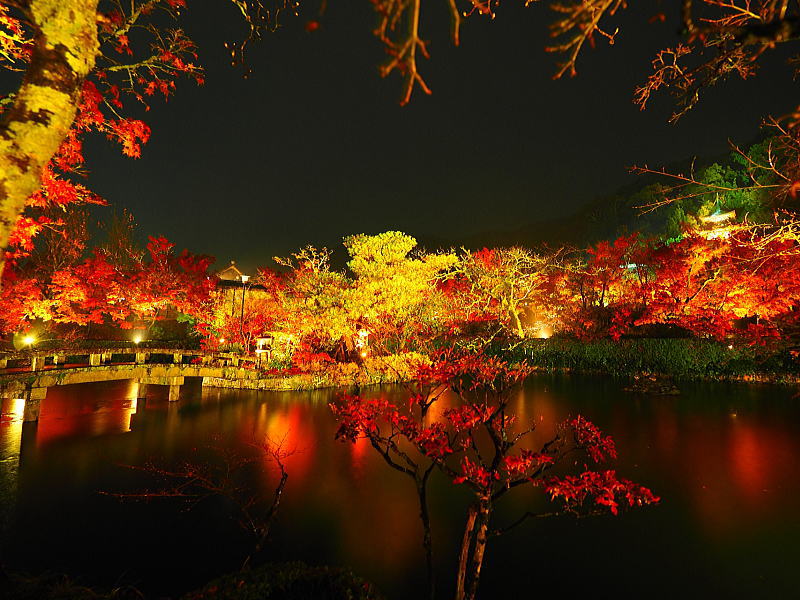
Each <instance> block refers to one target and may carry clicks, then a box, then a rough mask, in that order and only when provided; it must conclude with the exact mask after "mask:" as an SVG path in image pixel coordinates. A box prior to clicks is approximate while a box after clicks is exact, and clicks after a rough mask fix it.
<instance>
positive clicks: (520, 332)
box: [508, 308, 525, 338]
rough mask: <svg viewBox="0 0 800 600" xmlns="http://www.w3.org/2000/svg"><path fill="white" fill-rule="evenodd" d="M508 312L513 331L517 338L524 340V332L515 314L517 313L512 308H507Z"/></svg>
mask: <svg viewBox="0 0 800 600" xmlns="http://www.w3.org/2000/svg"><path fill="white" fill-rule="evenodd" d="M508 312H509V313H510V314H511V320H512V322H513V323H514V330H515V332H516V334H517V335H518V336H519V337H521V338H524V337H525V330H524V329H523V328H522V321H520V320H519V315H518V314H517V311H516V310H515V309H513V308H509V309H508Z"/></svg>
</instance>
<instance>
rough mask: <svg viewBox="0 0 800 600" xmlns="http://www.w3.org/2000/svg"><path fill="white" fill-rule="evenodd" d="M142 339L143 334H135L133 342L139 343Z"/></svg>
mask: <svg viewBox="0 0 800 600" xmlns="http://www.w3.org/2000/svg"><path fill="white" fill-rule="evenodd" d="M141 341H142V336H141V335H135V336H133V343H134V344H138V343H139V342H141Z"/></svg>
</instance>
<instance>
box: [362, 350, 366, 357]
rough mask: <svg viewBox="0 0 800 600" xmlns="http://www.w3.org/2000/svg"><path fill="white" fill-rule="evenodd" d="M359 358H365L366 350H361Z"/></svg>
mask: <svg viewBox="0 0 800 600" xmlns="http://www.w3.org/2000/svg"><path fill="white" fill-rule="evenodd" d="M361 358H367V351H366V350H362V351H361Z"/></svg>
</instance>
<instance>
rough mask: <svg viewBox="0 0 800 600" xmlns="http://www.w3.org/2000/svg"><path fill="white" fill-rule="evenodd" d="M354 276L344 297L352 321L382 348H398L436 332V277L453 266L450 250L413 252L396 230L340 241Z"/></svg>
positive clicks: (413, 244)
mask: <svg viewBox="0 0 800 600" xmlns="http://www.w3.org/2000/svg"><path fill="white" fill-rule="evenodd" d="M344 245H345V248H347V251H348V253H349V254H350V261H349V262H348V263H347V266H348V268H349V269H350V271H351V272H352V273H353V275H354V276H355V278H354V280H353V284H352V287H351V289H350V290H349V291H348V293H347V296H346V302H347V310H348V312H349V316H350V319H351V321H352V322H354V323H359V324H361V325H362V326H363V327H366V328H367V329H368V330H369V332H370V336H371V339H372V340H373V342H375V343H377V344H379V345H380V346H382V347H383V349H384V351H385V352H386V351H392V352H403V351H405V350H407V349H409V345H410V344H412V343H422V342H423V341H424V340H426V339H429V338H430V337H432V336H435V335H436V331H435V330H436V329H437V328H436V326H435V322H436V320H437V317H438V315H437V312H438V310H440V309H441V308H442V307H441V306H439V305H438V303H437V298H436V297H437V295H438V290H437V287H436V283H437V281H439V280H441V279H442V278H444V277H446V276H447V273H448V271H449V270H450V269H451V268H452V267H453V266H454V265H455V264H456V262H457V259H456V256H455V255H454V254H452V253H425V252H414V249H415V247H416V245H417V241H416V239H414V238H413V237H411V236H409V235H406V234H404V233H401V232H399V231H387V232H385V233H380V234H377V235H364V234H361V235H354V236H349V237H347V238H345V239H344Z"/></svg>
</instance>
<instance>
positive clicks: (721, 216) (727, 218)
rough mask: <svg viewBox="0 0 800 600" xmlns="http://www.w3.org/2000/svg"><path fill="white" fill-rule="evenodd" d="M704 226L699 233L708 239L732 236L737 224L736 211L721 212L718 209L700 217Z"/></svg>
mask: <svg viewBox="0 0 800 600" xmlns="http://www.w3.org/2000/svg"><path fill="white" fill-rule="evenodd" d="M700 222H701V223H702V226H701V227H700V229H699V231H698V233H699V234H700V235H701V236H703V237H704V238H706V239H707V240H716V239H721V238H722V239H725V238H728V237H730V235H731V232H732V231H733V229H734V227H735V226H736V211H735V210H731V211H729V212H721V211H720V210H719V209H717V210H716V211H715V212H714V213H712V214H710V215H707V216H705V217H700Z"/></svg>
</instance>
